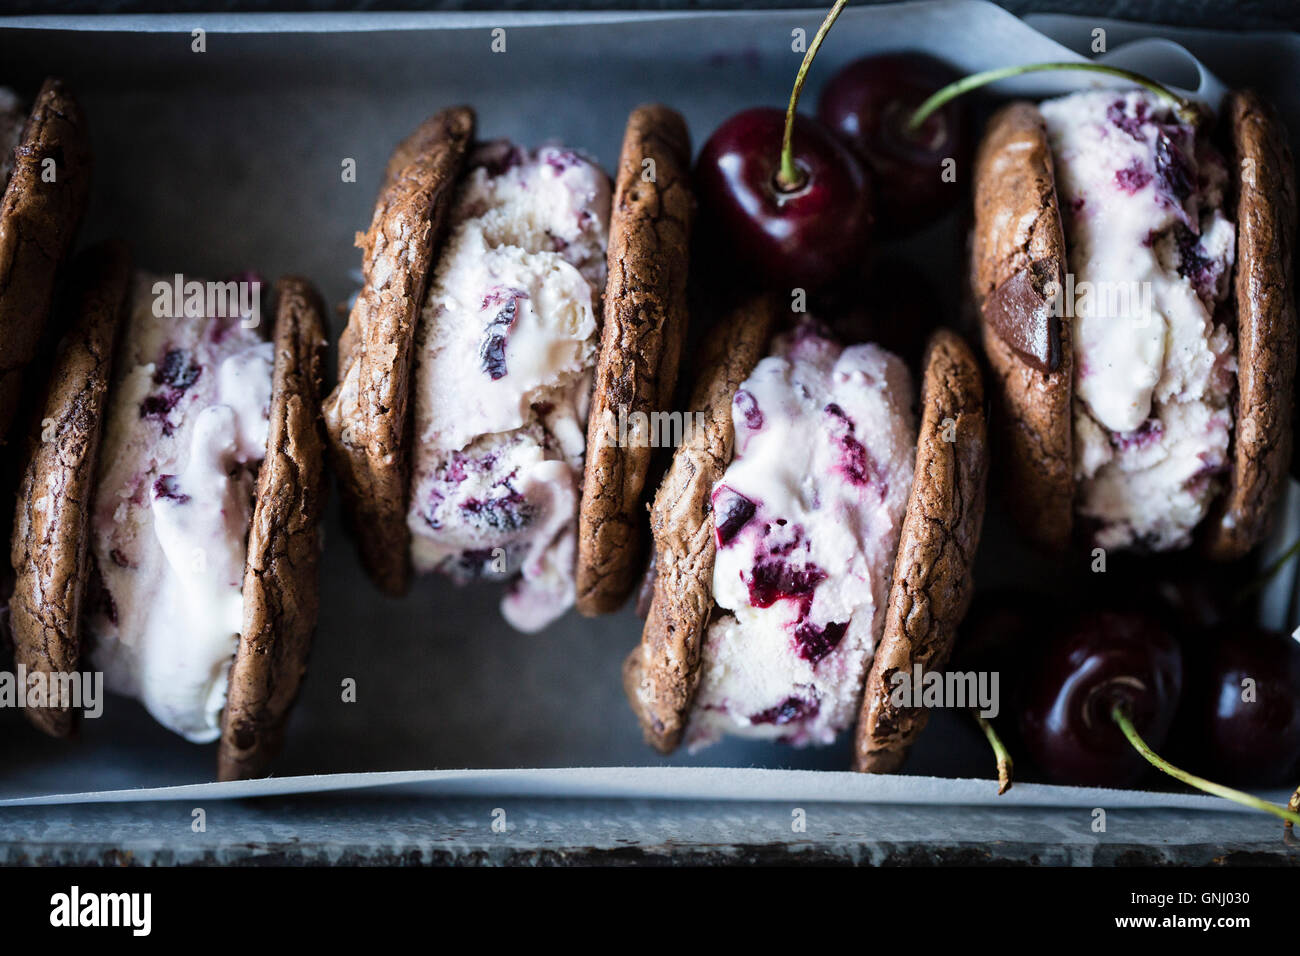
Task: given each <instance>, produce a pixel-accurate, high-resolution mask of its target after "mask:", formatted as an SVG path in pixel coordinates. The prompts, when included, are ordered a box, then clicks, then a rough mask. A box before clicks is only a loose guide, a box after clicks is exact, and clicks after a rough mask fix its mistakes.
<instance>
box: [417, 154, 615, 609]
mask: <svg viewBox="0 0 1300 956" xmlns="http://www.w3.org/2000/svg"><path fill="white" fill-rule="evenodd" d="M470 167H471V168H470V171H469V173H468V174H467V176H466V180H465V182H464V183H463V184H462V186H461V188H460V192H459V194H458V196H457V198H456V204H455V207H454V209H453V211H452V214H451V224H450V227H449V237H448V240H447V243H446V247H445V249H444V250H443V252H442V254H441V259H440V262H439V265H438V270H437V273H436V274H435V276H434V277H433V280H432V282H431V283H430V289H429V293H428V297H427V299H426V302H425V305H424V309H423V313H422V315H421V319H420V325H419V328H418V330H417V332H416V360H415V386H414V395H415V413H414V414H415V427H414V435H415V440H414V446H415V451H414V468H413V474H412V486H411V498H410V507H409V513H408V519H407V523H408V526H409V527H410V529H411V552H412V559H413V562H414V564H415V567H416V568H417V569H418V570H421V571H440V572H442V573H445V574H447V575H449V576H451V577H452V578H453V579H455V580H457V581H467V580H471V579H475V578H482V577H487V578H499V579H511V581H512V583H511V586H510V590H509V592H508V593H507V595H506V597H505V599H504V600H503V602H502V613H503V614H504V615H505V617H506V619H507V620H508V621H509V622H510V623H511V624H512V625H513V626H515V627H516V628H518V629H520V630H524V631H536V630H540V629H541V628H543V627H545V626H546V625H547V624H549V623H550V622H551V621H553V620H554V619H555V618H557V617H558V616H559V615H560V614H562V613H563V612H564V611H565V610H566V609H567V608H568V607H569V606H570V605H572V603H573V601H574V597H575V594H574V560H575V554H576V545H577V540H576V533H577V532H576V528H577V508H578V499H579V492H580V489H581V482H582V467H583V460H584V452H585V446H586V420H587V411H588V405H589V399H590V392H591V383H592V374H593V368H594V365H595V360H596V348H597V337H598V336H597V332H598V320H597V316H598V314H599V313H598V309H599V307H600V296H601V290H602V289H603V288H604V282H605V271H606V265H605V248H606V245H607V243H608V224H609V207H610V186H609V179H608V177H607V176H606V175H605V173H604V172H603V171H602V170H601V169H600V168H599V167H598V166H596V165H595V164H594V163H592V162H591V161H590V160H588V159H587V158H585V157H583V156H581V155H580V154H578V153H576V152H574V151H572V150H567V149H562V148H559V147H554V146H544V147H542V148H540V149H538V150H537V151H535V152H527V151H525V150H522V149H520V148H518V147H516V146H513V145H511V144H508V143H503V142H498V143H492V144H487V145H485V146H481V147H479V148H478V149H477V150H476V152H475V153H474V155H473V156H472V158H471V163H470Z"/></svg>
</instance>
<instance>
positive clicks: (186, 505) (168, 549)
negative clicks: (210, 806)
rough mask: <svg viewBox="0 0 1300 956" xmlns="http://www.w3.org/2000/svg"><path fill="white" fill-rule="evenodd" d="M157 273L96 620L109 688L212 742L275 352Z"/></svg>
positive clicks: (141, 319)
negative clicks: (175, 290)
mask: <svg viewBox="0 0 1300 956" xmlns="http://www.w3.org/2000/svg"><path fill="white" fill-rule="evenodd" d="M162 284H163V285H164V286H168V285H170V283H169V282H167V281H166V280H164V281H163V283H162ZM153 286H154V280H153V278H152V277H150V276H146V275H140V276H137V277H136V279H135V283H134V287H133V290H132V299H131V303H132V304H131V314H130V316H129V318H128V322H127V326H126V330H125V332H124V339H123V342H122V345H121V348H120V353H119V359H118V372H117V374H116V377H115V379H114V382H113V383H112V386H111V388H110V392H109V405H108V414H107V418H106V427H105V430H104V437H103V444H102V447H101V449H100V456H99V470H98V474H97V476H96V487H95V507H94V512H93V514H92V518H91V540H90V552H91V560H92V568H93V571H92V583H91V586H90V587H89V588H88V590H87V595H86V602H87V608H86V612H87V613H86V618H87V629H88V632H89V639H90V646H91V648H92V661H93V663H94V666H95V667H96V668H97V669H101V670H103V671H104V674H105V684H106V686H107V687H108V688H109V689H110V690H112V691H115V692H117V693H120V694H126V695H129V696H132V697H137V698H139V699H140V700H141V701H142V702H143V703H144V705H145V707H146V708H148V710H149V712H150V713H151V714H152V715H153V716H154V717H155V718H156V719H157V720H158V721H159V722H160V723H162V724H163V725H164V726H166V727H169V728H170V729H172V730H174V731H176V732H177V733H179V734H182V735H183V736H185V737H186V738H188V739H189V740H192V741H195V742H197V743H204V742H208V741H212V740H215V739H217V737H218V736H219V735H220V729H221V723H220V715H221V710H222V708H223V707H224V705H225V700H226V690H227V678H228V675H229V671H230V665H231V662H232V660H233V657H234V653H235V648H236V644H237V640H238V635H239V632H240V631H241V629H242V626H243V594H242V591H243V579H244V563H245V545H246V540H247V537H248V528H249V522H250V520H251V515H252V501H253V489H254V483H255V480H256V476H257V468H258V466H259V465H260V463H261V461H262V459H263V458H264V457H265V456H266V440H267V427H268V425H267V416H268V408H269V405H270V399H271V377H272V365H273V361H274V352H273V349H272V346H271V343H269V342H267V341H264V340H263V338H262V335H261V333H260V332H259V331H258V330H257V329H254V328H248V327H245V325H246V323H245V322H244V321H243V317H241V316H238V315H235V316H229V317H214V316H208V315H203V314H197V315H183V316H172V315H169V314H166V312H167V310H166V309H161V310H160V309H156V308H155V304H156V303H157V302H158V301H160V300H159V299H158V298H156V297H155V295H154V292H153ZM160 311H161V312H163V313H164V314H159V312H160Z"/></svg>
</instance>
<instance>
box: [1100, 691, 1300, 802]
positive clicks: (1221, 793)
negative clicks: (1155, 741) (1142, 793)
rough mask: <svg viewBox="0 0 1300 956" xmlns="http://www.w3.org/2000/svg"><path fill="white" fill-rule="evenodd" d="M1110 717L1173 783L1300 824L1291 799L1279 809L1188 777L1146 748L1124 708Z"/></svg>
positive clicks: (1117, 706) (1112, 711) (1119, 707)
mask: <svg viewBox="0 0 1300 956" xmlns="http://www.w3.org/2000/svg"><path fill="white" fill-rule="evenodd" d="M1110 717H1111V720H1113V721H1115V723H1116V724H1118V725H1119V729H1120V730H1121V731H1123V732H1124V736H1125V737H1127V738H1128V742H1129V743H1130V744H1132V745H1133V749H1134V750H1136V751H1137V752H1138V753H1140V754H1141V755H1142V757H1143V758H1144V759H1145V760H1146V762H1147V763H1149V764H1151V766H1153V767H1155V768H1156V769H1157V770H1161V771H1163V772H1164V773H1167V774H1169V776H1171V777H1173V778H1174V779H1175V780H1181V781H1182V782H1183V783H1185V784H1187V785H1188V786H1192V787H1195V788H1196V789H1198V790H1204V791H1205V792H1206V793H1208V794H1212V795H1213V796H1216V797H1223V799H1225V800H1232V801H1234V802H1236V803H1240V804H1241V805H1242V806H1244V807H1250V808H1251V809H1253V810H1263V811H1264V812H1265V813H1271V814H1273V815H1274V816H1278V817H1281V818H1282V819H1283V820H1285V821H1287V823H1288V824H1290V823H1300V806H1294V804H1295V803H1296V801H1295V799H1294V798H1293V799H1292V804H1293V806H1292V807H1291V808H1287V807H1279V806H1278V805H1277V804H1275V803H1269V802H1268V801H1267V800H1261V799H1260V798H1259V797H1256V796H1253V795H1251V794H1249V793H1243V792H1242V791H1240V790H1234V789H1232V787H1225V786H1223V785H1222V784H1219V783H1215V782H1213V781H1212V780H1206V779H1205V778H1204V777H1198V776H1196V775H1195V774H1192V773H1188V772H1187V771H1186V770H1181V769H1179V768H1178V767H1175V766H1174V765H1173V764H1171V763H1170V762H1169V761H1168V760H1166V759H1165V758H1164V757H1161V756H1160V755H1159V754H1158V753H1156V752H1155V751H1154V750H1152V749H1151V748H1150V747H1148V746H1147V742H1146V741H1145V740H1143V739H1142V736H1141V735H1140V734H1139V733H1138V732H1137V728H1136V727H1134V726H1133V721H1132V720H1130V719H1129V716H1128V714H1127V713H1126V712H1125V710H1124V705H1123V704H1118V703H1117V704H1115V705H1114V706H1113V707H1111V709H1110Z"/></svg>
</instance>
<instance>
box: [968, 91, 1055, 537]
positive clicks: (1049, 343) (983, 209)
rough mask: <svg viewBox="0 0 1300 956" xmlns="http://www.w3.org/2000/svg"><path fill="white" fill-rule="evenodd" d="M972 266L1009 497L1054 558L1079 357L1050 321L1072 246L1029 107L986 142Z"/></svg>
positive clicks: (999, 118)
mask: <svg viewBox="0 0 1300 956" xmlns="http://www.w3.org/2000/svg"><path fill="white" fill-rule="evenodd" d="M971 257H972V258H971V295H972V297H973V299H974V303H975V306H976V307H977V309H978V310H979V312H980V317H981V323H980V324H981V327H982V331H983V341H984V351H985V354H986V355H987V357H988V361H989V367H990V371H991V373H992V382H991V385H992V397H993V402H994V408H995V409H996V415H995V422H996V426H997V435H998V439H999V443H1000V448H1001V451H1000V452H999V454H1000V458H999V471H1000V472H1001V477H1002V480H1003V482H1004V484H1005V488H1004V492H1005V493H1004V497H1005V499H1006V501H1007V502H1008V505H1009V507H1010V508H1011V511H1012V514H1013V515H1014V516H1015V517H1016V519H1017V523H1018V524H1020V525H1021V527H1022V528H1023V530H1024V531H1025V532H1026V533H1027V534H1028V535H1029V537H1030V538H1031V539H1032V540H1034V541H1035V542H1037V543H1038V544H1040V545H1042V546H1044V547H1046V548H1048V549H1051V550H1057V549H1060V548H1063V547H1065V545H1066V544H1067V543H1068V542H1069V540H1070V537H1071V534H1072V529H1073V522H1074V447H1073V444H1072V441H1073V437H1072V436H1073V433H1072V427H1071V426H1072V421H1071V401H1072V397H1073V389H1072V378H1073V375H1074V352H1073V346H1072V342H1071V338H1070V326H1069V323H1068V322H1062V321H1061V319H1060V318H1059V317H1054V316H1051V315H1047V314H1044V310H1045V305H1046V295H1047V293H1048V292H1049V291H1050V289H1049V286H1050V283H1051V282H1052V281H1053V280H1055V281H1057V282H1059V281H1060V278H1061V276H1062V272H1063V270H1064V268H1065V262H1066V256H1065V237H1064V232H1063V230H1062V226H1061V214H1060V209H1059V207H1058V205H1057V196H1056V180H1055V171H1054V167H1053V162H1052V153H1051V150H1050V149H1049V148H1048V145H1047V131H1046V128H1045V126H1044V123H1043V118H1042V116H1041V114H1040V113H1039V112H1038V108H1037V107H1036V106H1034V105H1033V104H1032V103H1012V104H1010V105H1008V106H1006V107H1004V108H1003V109H1001V110H999V111H998V113H997V114H995V115H994V117H993V118H992V119H991V120H990V121H989V125H988V129H987V131H986V132H985V134H984V139H983V141H982V142H981V143H980V147H979V151H978V154H977V155H976V158H975V223H974V231H973V234H972V243H971ZM1030 326H1033V327H1030ZM1052 358H1054V359H1055V365H1054V366H1053V364H1052V361H1051V359H1052Z"/></svg>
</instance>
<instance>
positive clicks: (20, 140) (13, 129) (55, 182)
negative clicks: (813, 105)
mask: <svg viewBox="0 0 1300 956" xmlns="http://www.w3.org/2000/svg"><path fill="white" fill-rule="evenodd" d="M90 165H91V164H90V143H89V140H88V137H87V133H86V123H85V119H84V117H83V116H82V113H81V108H80V107H79V106H78V105H77V101H76V100H75V99H74V98H73V96H72V94H71V93H69V92H68V90H67V89H66V88H65V87H64V85H63V83H62V81H60V80H57V79H47V80H46V81H45V83H44V84H43V85H42V86H41V89H40V91H39V92H38V93H37V94H36V98H35V100H34V101H33V103H32V107H31V109H30V110H28V109H26V108H25V107H24V105H23V104H22V102H21V100H19V98H18V96H17V95H16V94H14V93H13V92H12V91H11V90H9V89H6V88H3V87H0V194H2V195H3V199H2V200H0V441H3V440H4V439H5V438H6V436H8V434H9V430H10V426H11V425H12V424H13V420H14V416H15V413H16V412H17V409H18V403H19V397H20V393H21V391H22V374H23V370H24V369H25V368H26V367H27V365H28V364H29V363H30V362H31V361H32V360H33V359H34V358H35V357H36V353H37V350H38V347H39V345H40V341H41V334H42V332H43V331H44V330H45V323H46V319H47V318H48V316H49V312H50V303H51V300H52V298H53V294H54V281H55V275H56V273H57V272H58V270H59V267H60V265H62V263H63V260H64V257H65V256H66V255H67V253H68V251H69V249H71V247H72V241H73V239H74V237H75V235H76V232H77V227H78V225H80V223H81V218H82V214H83V213H84V212H85V208H86V198H87V196H88V194H89V192H90Z"/></svg>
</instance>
